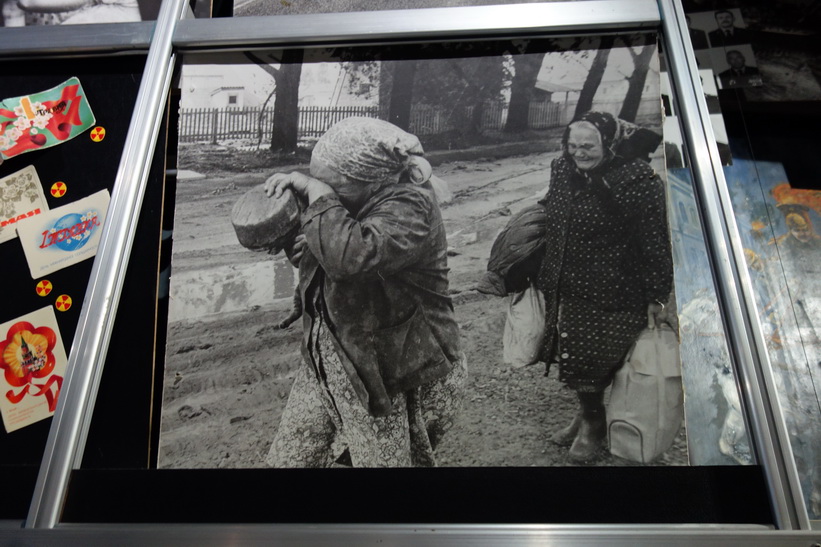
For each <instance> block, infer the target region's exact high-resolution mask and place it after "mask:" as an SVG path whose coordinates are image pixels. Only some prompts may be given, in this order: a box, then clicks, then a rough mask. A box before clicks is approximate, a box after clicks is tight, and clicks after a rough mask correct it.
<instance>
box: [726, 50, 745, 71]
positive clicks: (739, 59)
mask: <svg viewBox="0 0 821 547" xmlns="http://www.w3.org/2000/svg"><path fill="white" fill-rule="evenodd" d="M727 63H728V64H729V65H730V66H731V67H733V68H734V69H736V70H739V69H741V68H744V65H745V64H746V63H747V60H746V59H744V56H743V55H742V54H741V53H739V52H738V51H728V52H727Z"/></svg>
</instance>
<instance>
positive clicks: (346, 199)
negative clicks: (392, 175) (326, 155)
mask: <svg viewBox="0 0 821 547" xmlns="http://www.w3.org/2000/svg"><path fill="white" fill-rule="evenodd" d="M311 176H312V177H314V178H315V179H319V180H321V181H322V182H324V183H325V184H327V185H328V186H330V187H331V188H333V190H334V192H336V195H338V196H339V201H341V202H342V205H344V206H345V207H346V208H347V209H349V210H357V209H359V208H360V207H361V206H362V205H363V204H364V203H365V202H366V201H368V198H369V197H371V195H373V193H374V192H375V191H376V190H377V189H378V186H377V187H376V188H375V187H374V186H375V185H373V184H365V183H363V182H358V181H354V180H351V179H349V178H348V177H346V176H345V175H343V174H341V173H339V172H337V171H335V170H334V169H332V168H330V167H328V166H327V165H325V164H324V163H323V162H321V161H320V160H317V159H315V158H313V157H312V158H311Z"/></svg>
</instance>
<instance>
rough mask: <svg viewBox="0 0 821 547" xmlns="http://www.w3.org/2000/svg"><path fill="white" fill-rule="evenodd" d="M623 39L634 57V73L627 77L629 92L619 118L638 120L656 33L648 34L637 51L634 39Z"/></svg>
mask: <svg viewBox="0 0 821 547" xmlns="http://www.w3.org/2000/svg"><path fill="white" fill-rule="evenodd" d="M622 41H623V42H624V43H625V45H627V51H628V52H630V57H631V58H632V59H633V73H632V74H630V76H629V77H628V78H627V82H628V87H627V94H626V95H625V96H624V102H623V103H622V105H621V111H619V118H621V119H623V120H627V121H629V122H635V121H636V115H637V114H638V112H639V106H641V97H642V94H643V92H644V84H645V83H646V82H647V73H648V72H649V70H650V61H651V60H652V58H653V55H654V54H655V53H656V37H655V35H647V37H646V39H645V45H644V46H643V47H642V48H641V50H640V51H639V52H638V53H636V52H635V51H634V49H633V47H632V45H633V44H632V43H631V42H632V41H631V40H630V38H628V37H623V38H622Z"/></svg>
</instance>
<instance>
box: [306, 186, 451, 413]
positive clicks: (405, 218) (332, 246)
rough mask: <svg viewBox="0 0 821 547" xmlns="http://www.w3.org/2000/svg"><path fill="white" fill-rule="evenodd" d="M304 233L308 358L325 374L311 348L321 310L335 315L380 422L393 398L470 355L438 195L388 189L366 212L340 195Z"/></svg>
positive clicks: (310, 211) (347, 357)
mask: <svg viewBox="0 0 821 547" xmlns="http://www.w3.org/2000/svg"><path fill="white" fill-rule="evenodd" d="M302 231H303V233H304V234H305V237H306V241H307V246H308V250H307V251H306V252H305V254H304V256H303V257H302V259H301V260H300V263H299V277H300V292H301V294H302V301H303V303H305V313H304V314H303V333H304V334H303V336H304V340H303V344H302V353H303V357H304V358H305V361H306V362H307V363H308V364H309V365H312V369H313V372H314V374H316V375H317V376H318V377H320V376H321V375H322V374H323V372H322V370H321V367H319V366H318V365H317V363H316V362H315V361H314V359H313V357H312V355H311V353H310V351H309V349H308V348H309V347H310V342H311V341H310V333H311V331H312V329H311V327H312V325H313V320H314V317H315V315H316V313H325V314H326V315H327V317H326V319H327V320H328V322H329V323H330V326H331V330H332V335H333V340H334V345H335V346H336V350H337V354H338V355H339V358H340V361H341V362H342V364H343V367H344V368H345V371H346V372H347V374H348V377H349V378H350V380H351V383H352V384H353V387H354V390H355V391H356V393H357V395H358V396H359V398H360V399H361V400H362V402H363V404H364V405H365V407H366V408H368V409H369V411H370V413H371V414H372V415H374V416H383V415H386V414H388V413H389V412H390V410H391V401H390V398H391V396H393V395H396V394H397V393H399V392H403V391H408V390H411V389H414V388H416V387H419V386H421V385H423V384H426V383H428V382H432V381H434V380H437V379H439V378H442V377H444V376H445V375H447V374H448V372H450V371H451V369H452V368H453V363H456V362H457V361H458V360H459V358H460V356H461V351H460V348H459V328H458V326H457V324H456V319H455V315H454V310H453V304H452V302H451V299H450V297H449V296H448V266H447V240H446V237H445V228H444V224H443V222H442V215H441V213H440V211H439V207H438V205H437V204H436V202H435V199H434V197H433V191H432V189H430V188H429V187H422V186H415V185H413V184H407V183H406V184H393V185H390V186H386V187H384V188H382V189H381V190H379V191H378V192H377V193H376V194H375V195H373V196H372V197H371V198H370V199H369V200H368V201H367V202H366V203H365V204H364V205H363V206H362V207H361V208H360V210H359V211H358V212H357V213H356V214H351V213H350V212H349V211H348V210H347V209H346V208H345V207H344V206H343V205H342V203H341V202H340V201H339V199H338V197H337V196H336V195H328V196H323V197H321V198H319V199H317V200H316V201H314V202H313V203H312V204H311V205H309V206H308V207H307V208H306V209H305V211H304V212H303V213H302ZM317 295H320V296H321V299H320V301H321V305H320V306H319V307H318V308H317V306H315V305H314V302H315V301H316V296H317Z"/></svg>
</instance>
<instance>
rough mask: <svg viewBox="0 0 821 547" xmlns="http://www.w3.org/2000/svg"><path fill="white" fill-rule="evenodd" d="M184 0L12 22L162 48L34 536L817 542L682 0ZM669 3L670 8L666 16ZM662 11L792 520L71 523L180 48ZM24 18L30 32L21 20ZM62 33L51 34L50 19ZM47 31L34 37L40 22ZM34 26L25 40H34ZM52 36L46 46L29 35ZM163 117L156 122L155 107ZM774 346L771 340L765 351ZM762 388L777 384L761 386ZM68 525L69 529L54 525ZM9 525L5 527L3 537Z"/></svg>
mask: <svg viewBox="0 0 821 547" xmlns="http://www.w3.org/2000/svg"><path fill="white" fill-rule="evenodd" d="M184 9H185V3H184V2H183V0H165V2H164V3H163V6H162V10H161V12H160V15H159V19H158V21H157V23H156V26H154V24H153V23H143V24H134V25H93V26H92V25H89V26H83V27H79V26H78V27H74V28H67V27H65V28H64V27H52V28H49V29H45V28H43V29H34V28H33V29H6V30H4V31H2V32H0V52H2V53H0V57H6V58H8V57H30V56H48V55H57V54H69V55H83V54H100V53H121V52H128V51H138V50H143V49H144V46H145V45H146V43H147V42H146V38H147V35H146V33H149V34H150V33H151V32H150V31H151V30H153V35H152V36H151V38H150V40H149V41H150V44H151V45H150V49H149V52H148V61H147V64H146V69H145V74H144V77H143V80H142V83H141V86H140V90H139V94H138V97H137V105H136V108H135V111H134V114H133V116H132V122H131V127H130V129H129V134H128V138H127V140H126V143H125V150H124V153H123V156H122V160H121V164H120V168H119V171H118V174H117V177H116V182H115V186H114V191H113V193H112V200H111V206H110V214H109V215H108V219H109V220H108V221H107V222H106V224H105V226H104V228H103V233H102V240H101V245H100V249H99V251H98V253H97V257H96V259H95V261H94V266H93V270H92V274H91V280H90V281H89V288H88V291H87V293H86V300H85V302H84V304H83V311H82V313H81V316H80V321H79V325H78V329H77V334H76V337H75V341H74V344H73V346H72V349H71V356H70V359H69V364H68V370H67V372H66V382H65V384H64V386H63V392H62V393H63V396H62V397H61V400H60V402H59V404H58V408H57V412H56V413H55V416H54V420H53V424H52V428H51V432H50V435H49V439H48V443H47V446H46V450H45V454H44V457H43V463H42V465H41V469H40V476H39V477H38V481H37V486H36V489H35V494H34V498H33V500H32V503H31V508H30V511H29V517H28V519H27V521H26V523H25V526H26V528H31V529H50V528H54V527H58V530H51V531H50V530H28V531H27V532H26V534H27V535H26V537H28V538H30V539H32V540H35V541H36V540H37V539H38V538H39V539H42V540H44V541H48V539H49V538H51V539H55V538H56V537H59V538H60V541H61V543H63V544H67V545H69V544H80V543H81V542H83V544H87V543H88V541H89V539H91V540H93V541H101V542H106V541H108V542H116V543H118V544H124V541H123V538H124V537H126V534H127V535H128V536H127V537H131V538H134V539H133V540H132V541H133V542H134V543H145V542H148V541H151V542H152V543H158V544H163V543H165V544H172V543H173V544H177V545H178V544H180V540H181V539H182V538H186V539H187V540H190V542H191V543H192V544H193V543H195V542H196V544H198V545H199V544H202V543H225V542H228V541H231V539H230V538H236V537H242V538H244V539H247V540H251V541H254V540H255V541H265V542H266V543H268V542H269V541H293V540H294V539H297V540H299V541H300V542H302V543H306V544H316V545H325V544H331V543H333V544H338V543H339V541H340V540H342V541H343V542H353V543H356V544H362V545H365V544H370V543H379V542H382V541H384V540H385V539H386V538H390V540H391V543H392V544H395V545H406V544H416V543H417V542H419V541H420V540H422V541H424V542H425V543H426V544H430V545H438V544H442V545H444V544H448V545H450V544H470V545H480V544H494V545H495V544H498V543H507V544H511V545H518V544H521V545H524V544H531V543H534V542H540V543H541V542H549V543H551V544H554V543H555V544H558V545H565V544H567V545H570V544H579V543H581V542H590V541H596V540H599V541H606V542H607V543H608V544H611V545H628V544H629V545H633V544H635V543H637V542H646V543H648V544H650V543H653V544H655V543H660V542H662V541H663V542H664V543H669V544H673V545H677V544H690V543H692V542H693V541H694V540H698V541H699V542H700V543H705V544H707V545H712V544H714V545H728V544H733V543H737V544H739V545H741V544H744V545H758V544H760V545H764V544H779V545H788V544H790V545H791V544H795V545H798V544H799V543H798V542H799V541H800V542H801V543H800V544H801V545H806V544H807V543H808V541H809V540H810V538H812V537H813V536H812V533H810V532H800V531H795V530H796V529H803V530H807V529H808V528H809V523H808V521H807V517H806V510H805V509H804V506H803V500H802V498H801V495H800V488H798V489H796V487H797V484H798V483H797V473H796V471H795V466H794V463H793V462H792V459H791V453H790V448H789V442H788V439H787V437H786V431H785V428H784V424H783V419H782V418H781V416H780V411H779V409H778V406H777V404H776V403H775V399H774V397H775V396H774V393H775V391H774V383H773V378H772V374H771V372H770V370H769V368H768V365H769V363H768V361H767V356H766V350H765V347H764V345H763V338H762V336H761V330H760V327H759V325H758V323H757V319H756V313H755V309H754V299H752V298H751V295H752V294H753V293H752V291H751V284H750V281H749V278H748V276H747V274H746V270H745V269H744V268H743V267H742V268H740V267H739V264H744V259H743V254H741V253H742V251H741V246H740V239H739V237H738V233H737V231H736V229H735V225H734V221H733V217H732V209H731V208H730V207H729V198H728V196H727V190H726V185H725V184H724V180H723V175H722V171H721V167H720V163H719V162H718V154H717V149H716V146H715V144H714V142H713V139H712V137H713V135H712V129H711V127H710V124H709V118H708V117H707V114H706V113H707V109H706V104H704V99H703V96H701V94H700V92H698V89H697V88H696V86H697V84H696V83H695V82H697V81H698V79H697V73H696V72H695V57H694V54H693V51H692V47H691V45H690V42H689V37H688V34H687V32H686V25H685V23H684V18H683V12H682V10H681V8H680V6H677V5H675V4H674V0H659V2H658V3H657V2H656V0H609V1H605V0H590V1H584V2H569V3H544V4H522V5H505V6H486V7H465V8H437V9H425V10H410V11H402V12H397V11H387V12H368V13H355V14H333V15H310V16H309V15H304V16H302V15H299V16H297V15H295V16H286V17H251V18H242V19H222V20H186V21H180V18H181V17H182V14H183V11H184ZM662 14H663V17H662ZM660 24H661V25H663V30H664V33H665V35H666V38H667V41H666V44H667V46H668V56H669V58H670V64H671V70H672V72H674V73H675V77H674V78H673V82H674V87H675V92H676V95H677V97H678V100H679V101H680V102H681V104H682V106H683V108H681V109H680V112H681V113H682V119H683V121H684V130H685V131H684V133H685V138H686V142H687V145H688V148H689V150H690V151H691V154H692V157H693V159H694V162H693V163H694V166H693V170H694V174H695V179H696V188H697V191H698V194H699V195H698V197H699V201H700V203H701V205H702V207H701V209H702V214H703V215H704V220H703V221H704V223H705V225H706V227H707V230H706V233H707V234H708V237H709V243H710V252H711V260H712V262H713V266H714V271H715V272H716V273H717V284H718V288H719V293H720V295H721V299H722V304H723V306H722V308H723V309H724V310H725V317H724V320H725V326H726V328H727V331H728V335H729V336H728V338H729V341H730V345H731V349H732V352H733V355H734V359H735V361H736V365H737V370H738V372H739V374H738V377H739V379H740V384H741V388H742V389H741V391H742V396H743V398H744V400H745V402H746V403H747V408H748V414H749V415H750V416H749V419H750V425H751V429H752V432H753V435H752V436H753V439H754V441H755V444H756V448H757V452H758V456H759V458H760V461H761V462H762V463H763V464H764V465H765V468H766V469H767V472H768V475H767V478H768V483H769V484H768V486H769V488H770V491H771V498H772V504H773V512H774V515H775V517H776V522H777V525H778V527H779V528H782V529H784V530H791V529H792V530H793V531H792V532H785V531H770V530H767V529H763V528H756V527H732V526H729V527H715V526H698V525H693V526H665V527H636V526H606V527H604V526H585V527H567V526H564V527H563V526H519V527H516V526H447V527H441V526H439V527H435V528H430V527H425V528H424V529H423V528H410V527H404V526H367V527H361V526H360V527H356V526H338V525H337V526H320V527H317V526H313V527H299V526H254V525H248V526H212V525H208V526H185V525H176V526H170V527H164V526H155V525H150V526H149V525H147V526H130V527H128V528H123V527H119V526H118V527H116V528H114V527H110V526H96V525H87V526H85V525H84V526H77V525H59V526H58V524H59V514H60V511H61V507H62V503H63V500H64V499H65V494H66V489H67V486H68V479H69V477H70V474H71V471H72V470H73V469H76V468H77V467H79V465H80V462H81V460H82V454H83V449H84V444H85V439H86V434H87V432H88V426H89V422H90V419H91V415H92V411H93V406H94V399H95V397H96V392H97V388H98V386H99V380H100V377H101V374H102V369H103V364H104V361H105V355H106V352H107V348H108V341H109V338H110V333H111V328H112V326H113V322H114V317H115V314H116V310H117V304H118V300H119V295H120V291H121V288H122V283H123V278H124V276H125V271H126V266H127V262H128V258H129V254H130V248H131V243H132V241H133V239H134V235H135V230H136V218H137V214H138V212H139V209H140V205H141V202H142V197H143V194H144V190H145V185H146V180H147V171H148V165H149V162H150V158H151V154H152V153H153V149H154V143H155V142H156V137H157V133H158V130H159V120H160V118H161V113H162V109H163V105H164V99H165V97H166V95H167V92H168V89H169V85H170V79H171V73H172V71H173V68H174V64H175V60H176V58H175V55H176V54H175V51H195V50H200V49H208V50H216V49H221V48H223V49H234V48H239V47H245V48H249V47H251V48H254V47H285V46H295V45H300V46H307V45H312V44H328V43H352V42H357V43H361V42H376V41H391V42H396V41H413V40H424V39H431V38H438V39H446V38H464V37H477V38H485V37H492V36H499V35H502V34H504V35H513V34H524V33H530V34H535V33H543V32H548V31H549V32H550V33H551V34H555V33H590V32H596V33H602V32H612V31H623V30H628V29H649V28H658V26H659V25H660ZM18 31H19V33H18ZM46 31H48V33H49V34H48V39H47V40H46V39H45V34H44V33H45V32H46ZM38 33H42V36H43V40H39V41H35V40H31V39H30V38H31V37H33V36H41V34H38ZM22 38H25V39H22ZM31 43H43V44H45V45H42V46H38V47H35V48H34V49H32V48H31V47H22V44H31ZM145 120H150V122H151V123H150V127H149V128H148V129H146V128H145V126H143V128H142V129H141V128H140V127H139V125H140V124H139V123H137V122H141V121H145ZM762 350H763V351H762ZM762 389H763V391H762ZM55 533H56V534H58V535H57V536H55V535H54V534H55ZM4 535H5V534H4V533H3V530H2V529H0V538H2V537H3V536H4Z"/></svg>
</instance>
